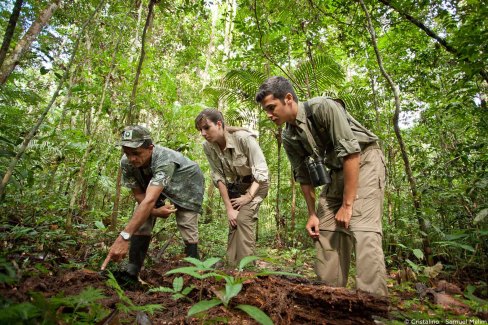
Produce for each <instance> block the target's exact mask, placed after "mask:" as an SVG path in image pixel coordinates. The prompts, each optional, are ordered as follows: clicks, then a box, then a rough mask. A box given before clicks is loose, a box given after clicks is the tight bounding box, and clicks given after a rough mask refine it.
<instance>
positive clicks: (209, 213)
mask: <svg viewBox="0 0 488 325" xmlns="http://www.w3.org/2000/svg"><path fill="white" fill-rule="evenodd" d="M214 193H215V186H214V185H213V182H210V184H209V185H208V187H207V205H206V206H205V212H204V214H205V219H204V220H203V223H205V224H206V223H210V222H211V221H212V217H213V198H214Z"/></svg>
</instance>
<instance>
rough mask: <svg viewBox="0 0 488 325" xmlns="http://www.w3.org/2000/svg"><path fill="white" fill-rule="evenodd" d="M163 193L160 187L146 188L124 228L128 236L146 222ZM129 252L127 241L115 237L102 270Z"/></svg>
mask: <svg viewBox="0 0 488 325" xmlns="http://www.w3.org/2000/svg"><path fill="white" fill-rule="evenodd" d="M162 191H163V188H162V187H160V186H151V185H150V186H148V187H147V190H146V193H145V195H144V198H143V199H142V201H141V202H139V205H138V206H137V208H136V210H135V211H134V214H133V215H132V218H131V219H130V221H129V223H128V224H127V226H125V228H124V231H125V232H128V233H129V234H131V235H132V234H134V232H136V231H137V229H139V227H140V226H142V224H143V223H144V222H145V221H146V220H147V218H148V217H149V215H150V213H151V210H152V209H153V207H154V204H155V203H156V200H157V199H158V197H159V195H160V194H161V192H162ZM136 192H137V191H136ZM139 194H140V193H137V195H136V194H134V196H135V197H136V200H137V198H138V197H139V198H140V197H141V196H140V195H139ZM128 250H129V242H128V241H127V240H124V239H123V238H122V237H121V236H117V239H116V240H115V242H114V243H113V244H112V246H111V247H110V251H109V252H108V255H107V257H106V258H105V261H103V264H102V267H101V269H102V270H105V268H106V267H107V265H108V263H109V262H110V261H115V262H118V261H120V260H121V259H123V258H124V257H125V255H127V252H128Z"/></svg>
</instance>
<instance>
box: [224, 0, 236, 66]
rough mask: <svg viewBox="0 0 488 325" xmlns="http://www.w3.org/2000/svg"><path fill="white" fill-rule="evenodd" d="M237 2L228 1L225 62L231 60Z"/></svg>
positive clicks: (233, 0)
mask: <svg viewBox="0 0 488 325" xmlns="http://www.w3.org/2000/svg"><path fill="white" fill-rule="evenodd" d="M236 10H237V3H236V0H227V1H226V10H225V29H224V58H223V59H224V61H225V60H228V59H229V55H230V49H231V45H232V31H233V30H234V17H235V15H236Z"/></svg>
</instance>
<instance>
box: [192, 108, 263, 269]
mask: <svg viewBox="0 0 488 325" xmlns="http://www.w3.org/2000/svg"><path fill="white" fill-rule="evenodd" d="M195 126H196V128H197V129H198V130H199V131H200V133H201V134H202V136H203V137H204V138H205V140H206V141H205V142H204V143H203V150H204V152H205V155H206V156H207V159H208V162H209V164H210V169H211V170H212V174H211V178H212V181H213V183H214V184H215V186H216V187H217V188H218V189H219V191H220V195H221V196H222V200H223V201H224V205H225V208H226V212H227V217H228V219H229V237H228V242H227V262H228V263H229V265H230V266H232V267H234V266H236V265H237V264H238V263H239V261H240V260H241V259H242V258H244V257H246V256H250V255H253V254H254V249H255V245H256V221H257V218H258V210H259V206H260V204H261V202H262V201H263V199H264V198H265V197H266V195H267V194H268V186H269V183H268V166H267V165H266V160H265V158H264V155H263V152H262V151H261V148H260V147H259V144H258V142H257V141H256V137H255V135H254V134H253V133H251V132H249V131H248V130H246V129H244V128H235V127H228V126H225V125H224V119H223V116H222V114H221V113H220V112H219V111H217V110H215V109H205V110H203V111H202V112H200V114H199V115H198V116H197V118H196V119H195Z"/></svg>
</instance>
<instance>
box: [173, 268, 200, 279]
mask: <svg viewBox="0 0 488 325" xmlns="http://www.w3.org/2000/svg"><path fill="white" fill-rule="evenodd" d="M176 273H183V274H188V275H190V276H192V277H194V278H197V279H201V278H202V275H201V274H200V273H198V269H197V268H196V267H195V266H185V267H180V268H177V269H174V270H170V271H168V272H166V273H165V275H171V274H176Z"/></svg>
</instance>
